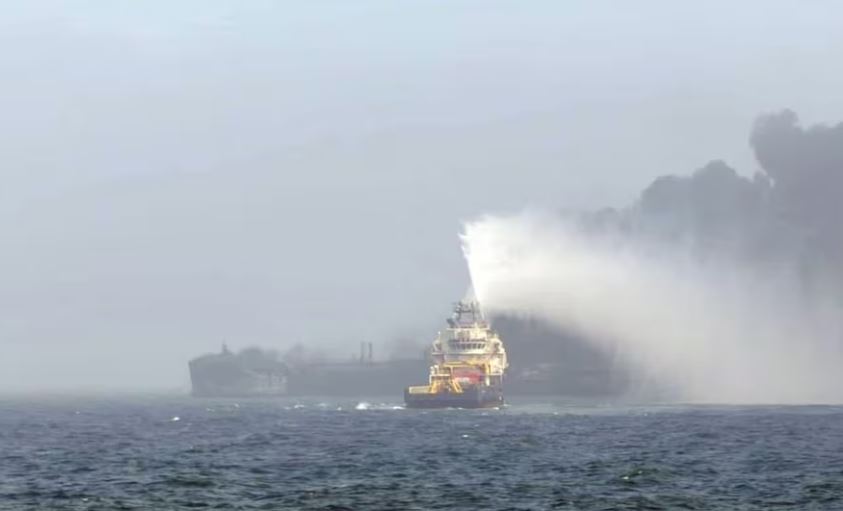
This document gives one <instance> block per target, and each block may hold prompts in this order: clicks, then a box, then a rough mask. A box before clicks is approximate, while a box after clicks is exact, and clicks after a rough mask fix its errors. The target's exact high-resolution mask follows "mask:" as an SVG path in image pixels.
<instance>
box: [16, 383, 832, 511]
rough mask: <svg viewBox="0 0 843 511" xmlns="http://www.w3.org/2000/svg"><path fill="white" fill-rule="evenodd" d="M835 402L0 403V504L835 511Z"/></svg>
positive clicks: (75, 400) (26, 507)
mask: <svg viewBox="0 0 843 511" xmlns="http://www.w3.org/2000/svg"><path fill="white" fill-rule="evenodd" d="M841 424H843V407H837V406H775V407H773V406H686V405H653V404H650V405H645V404H631V403H611V402H588V401H575V400H565V399H556V400H547V399H543V400H530V399H513V400H512V403H511V404H510V405H509V406H507V407H505V408H503V409H500V410H495V409H492V410H434V411H415V410H405V409H403V407H402V406H401V402H400V399H399V398H397V397H389V398H380V399H368V400H365V401H361V400H353V399H345V400H338V399H318V398H313V399H291V398H288V399H277V400H227V399H188V398H182V397H166V398H163V397H132V398H130V397H124V398H93V397H88V398H69V397H62V398H38V399H34V400H33V399H24V398H9V397H6V398H2V400H0V446H2V448H0V509H4V510H5V509H10V510H12V509H14V510H41V509H54V510H94V509H101V510H106V509H108V510H111V509H244V510H246V509H307V510H311V509H312V510H352V509H353V510H358V509H366V510H369V509H373V510H378V509H380V510H394V509H408V510H410V509H418V510H422V509H489V510H497V509H500V510H504V509H521V510H527V509H571V510H573V509H700V510H702V509H705V510H711V509H769V508H772V507H776V508H778V509H836V508H839V507H841V506H843V456H841V454H840V453H841V451H843V427H841Z"/></svg>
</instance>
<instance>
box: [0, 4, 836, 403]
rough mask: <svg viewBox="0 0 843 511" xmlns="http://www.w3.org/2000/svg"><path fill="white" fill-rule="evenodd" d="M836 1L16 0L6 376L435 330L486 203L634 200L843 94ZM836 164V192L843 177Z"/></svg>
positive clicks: (8, 121) (84, 374)
mask: <svg viewBox="0 0 843 511" xmlns="http://www.w3.org/2000/svg"><path fill="white" fill-rule="evenodd" d="M841 14H843V13H841V6H840V4H838V3H836V2H824V1H820V2H809V3H805V2H798V3H797V2H784V1H780V2H768V1H761V0H757V1H749V2H741V3H739V4H735V3H733V2H719V3H718V2H715V3H714V4H712V3H711V2H706V3H705V4H699V5H689V4H686V3H682V4H679V3H676V2H667V1H660V2H643V3H636V4H635V5H631V4H630V5H618V4H617V3H616V2H550V1H540V2H534V3H529V4H525V3H517V4H516V3H508V2H496V1H492V2H483V3H477V2H460V1H458V2H447V3H436V2H434V3H427V2H418V3H412V2H399V3H394V2H382V1H364V2H354V3H348V2H335V1H309V2H297V3H278V2H273V1H260V0H259V1H251V2H234V1H221V0H212V1H198V0H188V1H184V2H178V3H177V4H174V3H173V2H164V1H160V0H151V1H146V2H143V3H137V2H128V1H115V2H82V1H78V2H74V1H71V2H54V1H49V0H35V1H26V2H8V3H7V5H4V14H3V16H2V17H0V43H2V44H0V65H2V67H3V69H4V75H3V80H2V83H0V110H2V112H3V121H2V122H0V154H2V165H0V175H2V177H3V181H2V186H0V231H2V233H3V239H4V245H3V249H2V251H0V281H2V286H0V308H2V311H3V312H2V314H0V353H2V356H0V392H17V391H27V392H31V391H50V392H55V391H67V390H72V391H79V390H96V391H99V392H113V391H117V390H121V391H125V390H137V389H147V390H148V389H156V390H162V389H166V390H171V391H178V392H186V391H187V390H188V388H189V383H188V380H187V371H186V367H185V363H186V361H187V360H188V359H190V358H191V357H193V356H196V355H198V354H201V353H205V352H209V351H218V350H219V348H220V345H221V344H222V342H224V341H226V342H228V344H229V345H230V346H231V348H232V349H238V348H242V347H245V346H249V345H254V344H257V345H261V346H265V347H267V348H277V349H285V348H288V347H289V346H290V345H292V344H294V343H297V342H302V343H305V344H307V345H309V346H318V347H320V348H322V349H324V350H325V351H327V352H329V353H330V354H332V355H335V356H336V357H337V358H341V359H347V358H348V357H349V355H350V354H352V353H354V352H356V347H357V346H358V344H359V342H361V341H371V342H374V343H375V344H376V354H377V355H378V356H382V357H386V356H387V354H388V353H389V352H390V351H391V346H392V343H393V341H394V340H395V339H399V338H403V339H407V338H409V339H414V340H418V342H419V343H426V342H427V341H428V340H429V339H430V336H431V335H432V333H433V332H435V331H436V330H437V329H438V328H439V327H440V322H441V318H442V317H444V316H445V315H447V313H448V307H449V304H450V302H452V301H453V300H454V299H456V298H459V297H460V296H462V293H463V291H464V290H465V288H466V286H467V285H468V281H469V279H468V272H467V270H466V266H465V261H464V260H463V258H462V255H461V253H460V247H459V240H458V237H457V235H458V232H459V231H460V226H461V222H463V221H466V220H471V219H474V218H477V217H479V216H481V215H483V214H492V215H506V214H510V213H515V212H518V211H521V210H522V209H523V208H524V207H534V206H539V207H544V208H547V209H566V210H572V209H573V210H590V209H596V208H601V207H604V206H614V207H619V206H624V205H626V204H629V203H631V202H633V201H634V200H635V198H636V197H637V196H638V195H639V192H640V190H641V189H642V188H643V187H644V186H645V185H646V184H647V183H649V182H650V181H651V180H652V179H654V178H656V177H657V176H659V175H663V174H667V173H674V174H680V175H684V174H687V173H689V172H691V171H692V170H693V169H696V168H699V167H701V166H703V165H705V164H706V162H708V161H709V160H711V159H718V158H722V159H724V160H725V161H726V162H727V163H728V164H729V165H731V166H733V167H734V168H736V169H738V171H739V172H740V173H741V175H745V176H749V175H751V174H752V173H753V172H754V171H755V170H756V168H758V164H757V163H756V159H755V157H754V154H753V151H752V150H751V149H750V147H749V146H748V145H747V144H746V138H747V132H748V129H749V128H750V127H751V125H752V123H753V122H754V119H755V118H756V116H758V115H759V114H761V113H764V112H771V111H779V110H780V109H782V108H792V109H793V110H794V111H796V112H798V113H799V115H800V116H801V119H802V122H803V124H804V125H805V126H812V125H814V124H815V123H818V122H826V123H834V122H836V121H838V120H840V119H843V106H841V104H840V102H839V101H838V99H837V98H838V97H839V91H840V90H841V88H843V73H842V72H841V70H840V66H837V65H835V64H836V62H837V61H839V54H840V52H841V45H843V38H842V36H841V32H840V30H839V19H840V17H841ZM827 188H828V189H831V190H835V188H833V187H827Z"/></svg>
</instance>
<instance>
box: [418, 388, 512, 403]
mask: <svg viewBox="0 0 843 511" xmlns="http://www.w3.org/2000/svg"><path fill="white" fill-rule="evenodd" d="M404 404H405V405H406V406H407V408H494V407H497V406H501V405H503V404H504V399H503V389H502V388H501V387H492V386H481V385H478V386H472V387H467V388H465V389H464V390H463V391H462V392H460V393H451V392H440V393H417V392H411V389H410V388H407V389H404Z"/></svg>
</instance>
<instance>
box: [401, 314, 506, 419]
mask: <svg viewBox="0 0 843 511" xmlns="http://www.w3.org/2000/svg"><path fill="white" fill-rule="evenodd" d="M430 354H431V358H432V359H433V365H432V366H430V377H429V382H428V384H427V385H420V386H413V387H407V388H406V389H405V390H404V402H405V403H406V405H407V407H408V408H485V407H495V406H500V405H502V404H503V402H504V399H503V376H504V372H505V371H506V368H507V367H508V366H509V363H508V362H507V359H506V349H504V345H503V341H501V339H500V337H498V334H497V333H495V332H494V331H493V330H492V328H491V326H490V325H489V323H488V322H487V321H486V319H485V317H484V316H483V313H482V312H481V310H480V305H479V303H477V301H475V300H463V301H461V302H459V303H457V304H456V306H455V307H454V313H453V315H452V316H451V317H450V318H449V319H448V328H447V329H446V330H445V331H444V332H439V335H438V336H437V337H436V339H435V340H434V341H433V346H432V347H431V353H430Z"/></svg>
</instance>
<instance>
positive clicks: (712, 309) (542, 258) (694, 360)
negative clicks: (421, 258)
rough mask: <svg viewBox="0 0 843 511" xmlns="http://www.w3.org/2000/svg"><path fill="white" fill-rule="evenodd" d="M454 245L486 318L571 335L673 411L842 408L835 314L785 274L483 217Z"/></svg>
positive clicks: (546, 224) (532, 222)
mask: <svg viewBox="0 0 843 511" xmlns="http://www.w3.org/2000/svg"><path fill="white" fill-rule="evenodd" d="M462 238H463V249H464V252H465V255H466V258H467V260H468V265H469V271H470V273H471V278H472V281H473V284H474V288H475V291H476V293H477V296H478V299H479V300H480V303H481V304H482V305H483V306H484V308H485V309H487V310H489V311H490V312H493V313H508V314H522V315H530V316H534V317H538V318H541V319H544V320H546V321H547V322H549V323H551V324H553V325H555V326H557V327H559V328H562V329H566V330H575V331H578V332H580V333H582V334H584V337H586V338H587V339H589V341H590V342H593V343H596V344H597V345H598V347H599V348H600V349H602V350H603V351H604V352H606V353H607V354H608V355H610V356H612V357H615V359H616V360H617V361H618V362H619V363H622V364H625V365H627V366H629V367H631V368H633V369H634V370H635V371H636V374H637V375H638V376H639V377H640V378H644V379H657V380H658V381H660V382H662V383H663V384H665V385H667V386H669V387H670V388H672V389H673V390H675V391H677V392H679V396H680V399H682V400H687V401H696V402H718V403H809V402H810V403H831V402H833V403H839V402H843V385H840V380H841V379H840V377H839V374H840V371H841V368H843V350H841V343H840V340H841V335H840V334H841V329H840V317H841V315H840V313H839V307H837V306H835V305H834V302H833V301H832V300H829V299H825V298H823V297H819V296H811V297H806V296H804V293H802V292H801V291H800V288H799V286H798V285H797V282H798V278H796V276H795V274H794V272H790V271H787V270H786V269H782V268H777V269H771V268H769V267H765V268H760V267H751V266H747V265H743V266H741V265H738V264H735V263H727V262H726V261H723V260H720V261H716V262H712V261H707V262H705V263H703V262H701V261H699V260H696V259H694V258H692V257H691V256H689V255H688V252H686V251H683V250H681V249H679V248H677V247H676V246H673V248H667V247H665V246H658V247H656V246H653V245H648V244H647V243H644V242H642V241H640V240H639V241H635V242H633V241H630V240H629V239H628V238H627V237H624V236H620V235H599V236H597V235H593V234H584V233H583V231H582V230H580V229H577V228H575V227H574V226H573V224H571V223H568V222H566V221H563V220H560V219H559V218H557V217H552V216H549V215H541V214H536V213H524V214H520V215H516V216H510V217H494V216H487V217H484V218H482V219H480V220H477V221H474V222H470V223H468V224H466V225H465V231H464V233H463V236H462Z"/></svg>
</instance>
